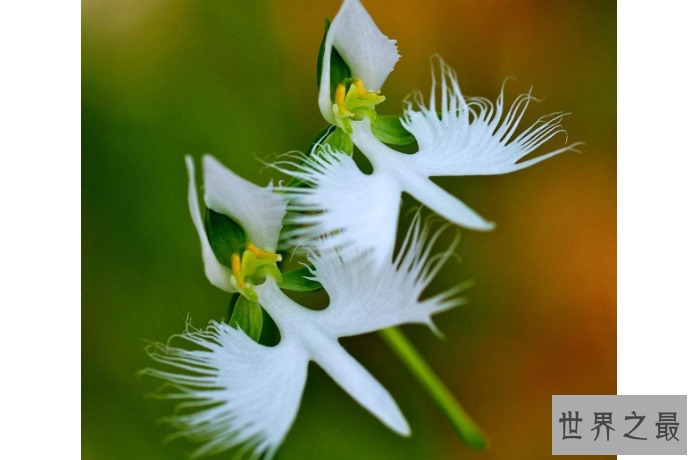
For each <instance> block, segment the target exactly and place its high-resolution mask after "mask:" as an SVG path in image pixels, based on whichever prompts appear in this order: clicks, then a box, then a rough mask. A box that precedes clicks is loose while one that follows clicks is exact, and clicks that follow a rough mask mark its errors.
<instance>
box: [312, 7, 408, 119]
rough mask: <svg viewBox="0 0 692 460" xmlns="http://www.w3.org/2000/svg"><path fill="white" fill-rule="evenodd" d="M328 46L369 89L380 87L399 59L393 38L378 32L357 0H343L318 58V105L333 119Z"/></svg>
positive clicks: (375, 89) (324, 113)
mask: <svg viewBox="0 0 692 460" xmlns="http://www.w3.org/2000/svg"><path fill="white" fill-rule="evenodd" d="M332 47H334V48H336V50H337V51H338V52H339V54H340V55H341V57H343V58H344V61H346V64H348V67H349V68H350V69H351V76H352V77H354V78H360V79H361V80H362V81H363V84H364V85H365V87H366V88H367V89H368V90H370V91H377V90H379V89H380V88H382V85H383V84H384V82H385V80H386V79H387V77H388V76H389V74H390V73H391V72H392V70H394V65H395V64H396V63H397V61H398V60H399V53H398V51H397V47H396V40H390V39H389V38H387V36H386V35H384V34H383V33H382V32H380V29H378V28H377V25H376V24H375V22H374V21H373V20H372V18H371V17H370V15H369V14H368V12H367V11H366V10H365V8H364V7H363V5H362V4H361V3H360V2H359V1H358V0H344V3H343V4H342V5H341V9H340V10H339V12H338V13H337V15H336V16H335V17H334V21H333V22H332V24H331V27H330V28H329V32H328V33H327V38H326V40H325V47H324V53H325V54H324V57H323V60H322V76H321V81H320V95H319V105H320V110H321V112H322V114H323V115H324V116H325V118H326V119H327V121H328V122H330V123H333V121H334V115H333V113H332V101H331V98H330V94H329V91H330V84H329V83H330V82H329V78H330V69H331V65H330V57H331V52H332Z"/></svg>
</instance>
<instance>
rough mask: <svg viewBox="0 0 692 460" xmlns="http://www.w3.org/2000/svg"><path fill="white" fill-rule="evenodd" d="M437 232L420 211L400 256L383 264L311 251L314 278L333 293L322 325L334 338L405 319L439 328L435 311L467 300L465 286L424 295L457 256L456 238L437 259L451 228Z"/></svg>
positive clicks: (397, 322) (368, 259) (363, 256)
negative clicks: (442, 236) (462, 294)
mask: <svg viewBox="0 0 692 460" xmlns="http://www.w3.org/2000/svg"><path fill="white" fill-rule="evenodd" d="M448 226H449V224H447V225H446V226H443V227H441V228H440V229H439V230H438V231H436V232H435V233H434V234H433V235H432V236H431V235H430V223H429V222H428V223H426V224H423V223H422V222H421V218H420V214H417V215H416V217H415V218H414V220H413V223H412V224H411V227H410V228H409V231H408V234H407V236H406V238H405V240H404V242H403V244H402V248H401V250H400V251H399V254H398V255H397V257H396V259H395V260H394V261H393V262H390V263H387V264H385V265H382V266H378V265H376V264H373V263H372V260H371V258H370V257H369V256H368V255H367V254H364V255H362V256H361V257H358V258H357V259H355V260H353V261H351V262H349V263H344V261H343V260H341V259H340V258H339V257H333V256H327V257H324V256H322V255H320V254H319V253H318V254H312V255H311V256H310V262H311V263H312V264H313V265H314V267H315V270H314V279H316V280H317V281H319V282H320V283H322V286H324V288H325V289H326V291H327V293H328V294H329V299H330V302H329V306H328V307H327V308H326V309H325V310H322V311H320V312H319V313H321V315H320V316H319V317H318V318H317V324H318V325H319V326H320V327H321V328H322V329H324V330H325V331H326V332H327V333H328V334H330V335H331V336H333V337H343V336H350V335H357V334H364V333H368V332H372V331H376V330H379V329H383V328H387V327H391V326H397V325H401V324H405V323H420V324H427V325H429V326H430V327H432V328H433V329H434V325H433V323H432V319H431V316H432V315H434V314H435V313H438V312H441V311H444V310H448V309H450V308H452V307H455V306H457V305H460V304H462V303H463V299H461V298H459V297H456V294H457V293H458V292H459V291H460V290H461V289H463V285H460V286H457V287H455V288H452V289H450V290H448V291H445V292H443V293H441V294H439V295H436V296H434V297H431V298H428V299H425V300H421V299H420V298H421V295H422V293H423V291H424V290H425V288H427V287H428V285H429V284H430V282H431V281H432V279H433V277H434V276H435V275H436V274H437V273H438V272H439V270H440V269H441V268H442V266H443V265H444V263H445V262H446V261H447V260H448V259H449V257H450V256H451V255H452V253H453V251H454V248H455V247H456V244H457V243H458V240H459V236H458V234H457V239H456V240H455V242H454V243H453V244H452V245H451V246H450V247H449V248H448V249H447V251H445V252H444V253H442V254H440V255H436V256H434V257H432V258H431V251H432V248H433V245H434V244H435V242H436V241H437V239H438V237H439V236H440V234H441V233H442V231H444V230H445V228H446V227H448Z"/></svg>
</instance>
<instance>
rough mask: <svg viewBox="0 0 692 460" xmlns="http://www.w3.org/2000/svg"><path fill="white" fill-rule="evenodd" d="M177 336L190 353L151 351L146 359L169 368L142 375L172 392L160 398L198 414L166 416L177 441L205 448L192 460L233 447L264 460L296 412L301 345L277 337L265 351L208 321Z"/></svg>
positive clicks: (302, 370) (302, 375)
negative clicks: (166, 385) (202, 328)
mask: <svg viewBox="0 0 692 460" xmlns="http://www.w3.org/2000/svg"><path fill="white" fill-rule="evenodd" d="M179 337H180V339H182V340H185V341H187V342H189V344H190V345H191V347H189V348H192V350H188V349H183V348H173V347H170V346H168V345H163V344H158V345H155V346H154V347H153V348H152V349H150V355H151V356H152V357H153V358H154V359H155V360H157V361H159V362H161V363H163V364H166V365H169V366H171V367H172V368H173V370H171V371H161V370H155V369H147V370H146V371H145V373H147V374H150V375H153V376H155V377H159V378H161V379H164V380H166V381H168V382H170V383H171V386H172V387H173V388H175V389H176V390H177V391H175V392H173V393H168V394H163V395H159V397H160V398H164V399H174V400H186V402H183V403H182V404H181V405H180V407H179V408H180V409H190V408H197V409H199V411H197V412H192V413H191V412H189V410H183V412H182V413H178V414H177V415H174V416H172V417H170V418H169V421H170V422H171V424H172V425H173V426H175V427H176V428H178V429H179V430H180V432H179V433H178V436H183V437H187V438H189V439H191V440H193V441H203V442H205V444H203V445H202V446H201V447H200V448H199V449H197V450H196V451H195V452H194V454H193V457H199V456H202V455H207V454H213V453H218V452H221V451H224V450H226V449H229V448H231V447H233V446H236V445H240V444H245V448H246V449H248V450H252V451H253V452H254V453H255V454H256V455H257V456H258V457H259V456H260V455H261V454H263V453H266V455H267V457H271V456H272V455H273V454H274V452H276V449H277V448H278V447H279V445H280V444H281V442H282V441H283V439H284V437H285V436H286V433H287V432H288V430H289V428H290V427H291V425H292V424H293V420H294V419H295V417H296V414H297V412H298V407H299V404H300V399H301V396H302V393H303V388H304V387H305V380H306V377H307V367H308V366H307V365H308V356H307V354H306V352H305V350H304V349H303V347H302V346H301V345H300V344H299V343H298V342H296V341H293V340H291V339H290V338H286V339H285V338H283V337H282V340H281V342H280V343H279V345H277V346H276V347H265V346H263V345H259V344H257V343H255V342H254V341H252V339H250V338H249V337H248V336H247V335H245V333H244V332H243V331H241V330H236V329H234V328H232V327H231V326H229V325H227V324H224V323H217V322H215V321H212V322H211V323H210V326H209V327H208V328H207V330H206V331H194V332H186V333H185V334H183V335H181V336H179ZM176 412H177V411H176Z"/></svg>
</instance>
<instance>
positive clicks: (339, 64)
mask: <svg viewBox="0 0 692 460" xmlns="http://www.w3.org/2000/svg"><path fill="white" fill-rule="evenodd" d="M330 24H331V23H330V22H329V19H327V18H325V19H324V35H323V36H322V43H321V44H320V54H319V55H318V56H317V89H320V86H321V83H322V61H323V59H324V48H325V42H326V41H327V32H329V25H330ZM329 61H330V68H329V90H330V93H329V94H330V97H331V98H332V100H334V92H335V91H336V87H337V86H338V85H339V83H341V82H342V81H344V80H345V79H346V78H350V77H351V69H350V68H349V67H348V65H347V64H346V61H344V58H342V57H341V55H340V54H339V52H338V51H337V50H336V49H334V48H332V53H331V56H330V59H329Z"/></svg>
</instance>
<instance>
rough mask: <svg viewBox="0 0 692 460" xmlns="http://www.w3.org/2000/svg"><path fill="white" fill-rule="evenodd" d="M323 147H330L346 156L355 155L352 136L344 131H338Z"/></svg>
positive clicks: (330, 136)
mask: <svg viewBox="0 0 692 460" xmlns="http://www.w3.org/2000/svg"><path fill="white" fill-rule="evenodd" d="M322 145H328V146H330V147H331V148H332V150H334V151H338V152H343V153H345V154H346V155H349V156H351V155H353V141H352V140H351V136H349V135H348V134H346V133H345V132H344V131H343V130H342V129H336V130H334V132H333V133H331V134H330V135H329V136H327V138H326V139H325V140H324V143H323V144H322Z"/></svg>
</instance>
